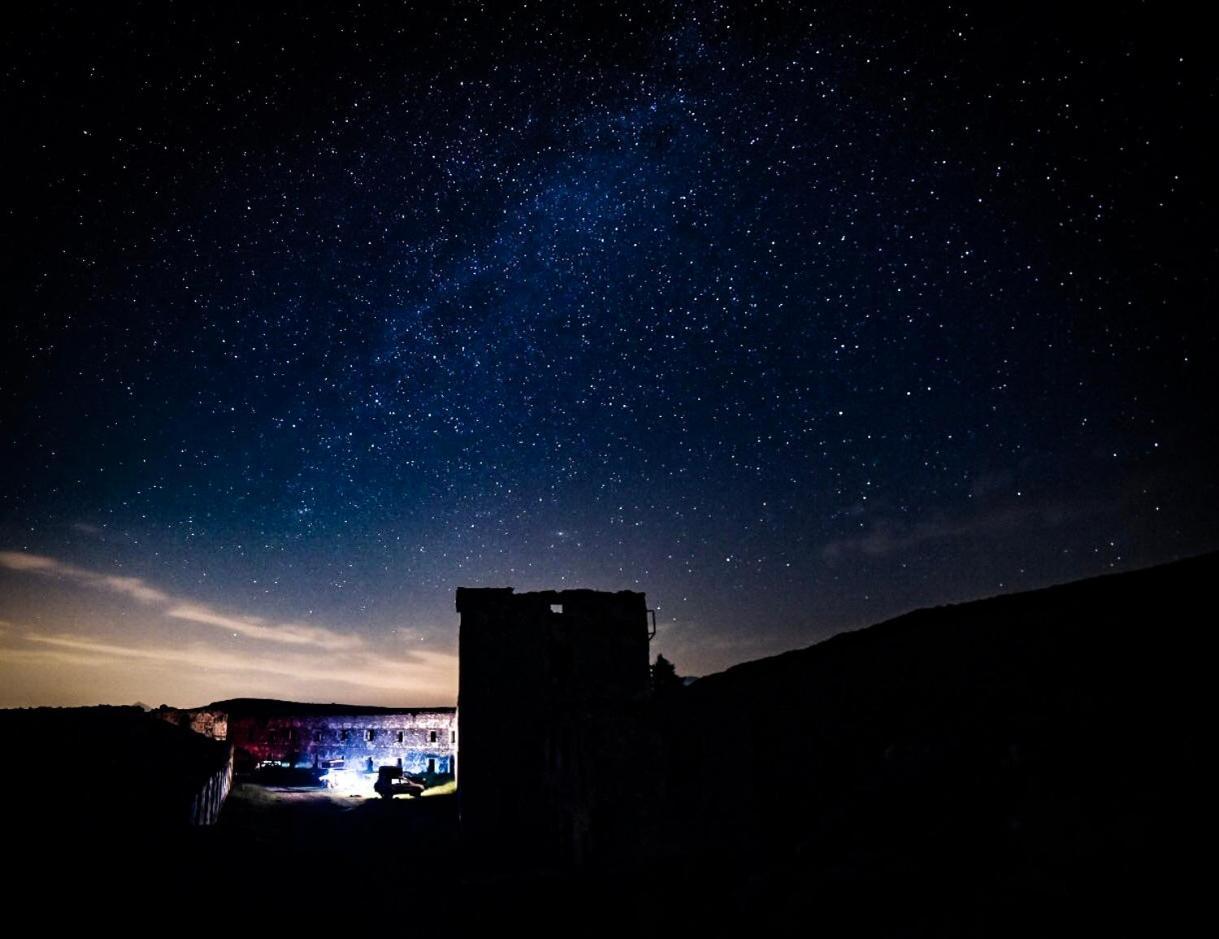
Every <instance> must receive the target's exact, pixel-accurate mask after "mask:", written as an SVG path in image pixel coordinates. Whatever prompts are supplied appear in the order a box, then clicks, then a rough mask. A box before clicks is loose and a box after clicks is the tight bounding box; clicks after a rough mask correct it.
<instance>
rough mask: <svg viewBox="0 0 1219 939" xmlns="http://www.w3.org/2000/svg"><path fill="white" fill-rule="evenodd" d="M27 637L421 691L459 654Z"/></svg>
mask: <svg viewBox="0 0 1219 939" xmlns="http://www.w3.org/2000/svg"><path fill="white" fill-rule="evenodd" d="M25 639H26V640H27V641H29V642H33V643H37V644H39V645H42V646H50V647H51V650H48V651H51V652H54V653H57V654H59V655H62V656H64V657H70V658H71V659H72V661H73V662H74V663H75V664H82V665H113V664H114V662H115V661H116V660H117V659H126V660H140V661H143V662H147V663H149V664H155V665H169V666H182V665H189V666H190V667H191V668H192V669H203V670H206V671H208V672H212V673H217V672H218V673H228V674H249V673H251V672H253V673H258V674H269V675H279V676H284V677H287V678H292V679H296V680H298V681H309V682H314V683H327V684H333V683H336V682H337V683H340V684H346V685H352V686H354V687H361V688H378V689H384V690H391V691H403V692H411V693H416V694H417V693H418V692H419V691H420V690H421V689H425V690H433V689H434V690H435V691H436V692H437V693H444V692H446V691H450V690H451V689H450V686H451V685H452V683H453V676H454V674H455V671H456V657H455V656H453V655H451V654H448V653H440V652H417V653H412V654H411V655H410V656H408V657H406V658H386V657H384V656H381V655H373V654H371V653H368V652H359V653H354V654H348V655H341V656H337V657H330V656H327V657H325V658H319V657H318V655H317V654H316V653H304V654H300V655H294V656H283V655H273V656H272V655H249V654H244V653H243V654H240V655H238V654H234V653H232V652H227V651H225V650H222V649H216V648H214V647H212V646H207V645H195V646H191V647H189V648H178V647H155V646H154V647H147V646H128V645H120V644H116V643H112V642H99V641H97V640H94V639H89V638H86V637H81V636H73V635H63V634H58V635H47V634H40V633H28V634H26V636H25ZM37 654H38V653H35V652H22V651H21V650H14V649H0V659H10V660H14V659H18V658H24V659H26V660H29V659H31V658H33V657H35V656H37Z"/></svg>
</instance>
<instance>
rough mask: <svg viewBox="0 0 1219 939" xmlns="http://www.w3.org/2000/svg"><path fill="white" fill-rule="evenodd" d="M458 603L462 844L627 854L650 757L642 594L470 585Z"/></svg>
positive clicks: (569, 857) (574, 858)
mask: <svg viewBox="0 0 1219 939" xmlns="http://www.w3.org/2000/svg"><path fill="white" fill-rule="evenodd" d="M457 610H458V612H459V613H460V614H461V631H460V637H459V643H460V656H461V673H460V678H459V690H458V705H459V707H460V708H461V715H462V727H463V730H462V735H463V738H462V740H463V743H462V756H461V774H462V775H461V786H460V788H459V790H458V800H459V804H460V811H461V825H462V834H463V838H464V839H465V843H466V845H467V846H468V847H470V848H471V849H472V850H473V851H474V852H475V853H477V854H485V855H488V856H489V857H490V856H502V857H511V858H513V859H514V863H529V862H531V861H532V862H537V863H540V864H543V865H550V864H554V863H558V864H566V863H575V864H580V863H582V862H584V861H586V860H592V859H594V858H597V859H602V860H604V859H607V858H610V857H612V856H615V855H621V854H624V853H629V852H630V851H631V850H632V847H631V846H629V845H625V844H624V843H623V841H624V839H629V838H630V837H632V835H633V833H634V832H637V831H638V830H639V828H640V823H639V817H638V816H639V812H640V810H641V801H642V797H641V793H640V791H639V788H640V787H639V780H640V779H641V778H642V776H641V773H640V769H641V767H644V766H646V765H647V764H648V762H649V759H648V757H647V755H646V754H647V747H646V737H645V733H644V731H645V727H646V724H645V718H644V713H643V709H644V708H645V707H646V704H647V699H648V639H649V635H648V612H647V604H646V602H645V598H644V595H643V594H642V593H635V592H631V591H620V592H617V593H608V592H602V591H595V590H561V591H538V592H535V593H521V594H516V593H514V592H513V591H512V589H511V588H502V589H496V588H484V589H467V588H462V589H459V590H458V591H457ZM529 855H532V856H529Z"/></svg>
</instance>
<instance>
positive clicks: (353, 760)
mask: <svg viewBox="0 0 1219 939" xmlns="http://www.w3.org/2000/svg"><path fill="white" fill-rule="evenodd" d="M228 734H229V740H230V742H231V743H232V744H233V745H234V747H236V749H237V752H238V757H239V759H240V760H241V761H242V763H243V764H246V765H245V766H243V768H248V766H250V765H253V766H256V765H258V764H259V763H265V762H275V763H279V764H282V765H286V766H293V767H301V768H323V767H324V766H325V764H326V763H327V762H328V761H334V760H343V761H344V763H345V765H346V768H347V769H349V770H360V771H364V772H375V771H376V769H377V768H379V767H381V766H400V767H401V768H402V769H403V770H405V771H406V772H408V773H434V774H437V775H455V773H456V770H457V759H456V757H457V711H456V709H454V708H426V709H425V708H417V709H416V708H413V709H410V710H403V711H394V712H389V713H371V714H342V715H325V714H314V715H290V714H289V715H283V714H277V715H242V716H235V715H230V717H229V719H228Z"/></svg>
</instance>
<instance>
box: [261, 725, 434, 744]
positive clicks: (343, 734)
mask: <svg viewBox="0 0 1219 939" xmlns="http://www.w3.org/2000/svg"><path fill="white" fill-rule="evenodd" d="M280 734H283V739H285V740H295V739H296V731H295V730H284V731H277V730H272V731H268V733H267V739H268V740H272V741H273V740H275V739H276V738H277V737H279V736H280ZM376 739H377V731H376V730H373V729H372V728H369V729H368V730H365V731H364V740H365V741H366V742H368V743H371V742H372V741H374V740H376ZM339 740H340V741H341V742H343V743H347V742H348V741H349V740H351V731H350V730H340V731H339ZM395 741H396V742H397V743H405V742H406V731H404V730H399V731H395ZM439 741H440V732H439V731H436V730H429V731H428V743H438V742H439ZM313 742H314V743H321V742H322V732H321V731H320V730H315V731H314V732H313ZM456 742H457V731H455V730H451V731H449V743H456Z"/></svg>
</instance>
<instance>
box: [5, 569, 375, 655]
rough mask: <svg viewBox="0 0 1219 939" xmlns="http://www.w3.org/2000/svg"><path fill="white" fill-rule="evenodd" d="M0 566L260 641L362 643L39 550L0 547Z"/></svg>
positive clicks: (342, 646) (334, 647)
mask: <svg viewBox="0 0 1219 939" xmlns="http://www.w3.org/2000/svg"><path fill="white" fill-rule="evenodd" d="M0 567H6V568H8V569H9V570H12V571H19V572H22V573H28V574H35V575H38V576H40V577H54V578H58V579H61V580H67V581H70V582H72V583H76V584H80V585H81V586H84V587H88V588H90V589H93V590H104V591H106V592H108V593H116V594H119V595H121V596H126V597H130V598H131V599H133V600H138V601H139V602H140V603H145V604H148V605H151V606H163V607H165V609H164V611H163V612H164V614H165V615H166V616H169V617H172V618H173V619H180V620H187V621H189V622H192V623H200V624H202V625H205V626H212V627H214V628H216V629H223V630H224V631H225V632H227V633H229V634H232V633H240V634H241V635H243V636H247V637H249V638H251V639H258V640H261V641H264V642H277V643H282V644H284V645H291V646H315V647H317V648H319V649H326V650H328V651H340V650H351V649H359V648H361V647H362V646H363V645H364V642H363V640H361V639H360V638H359V637H358V636H351V635H344V634H343V633H339V632H335V631H334V630H331V629H327V628H325V627H324V626H308V625H305V624H302V623H272V622H268V621H266V620H264V619H262V618H260V617H256V616H240V615H231V614H227V613H221V612H219V611H218V610H214V609H212V608H211V607H209V606H207V605H206V604H202V603H195V602H193V601H191V600H187V599H185V598H182V597H174V596H171V595H170V594H167V593H165V592H164V591H162V590H158V589H157V588H156V587H153V586H151V585H149V584H148V583H147V582H146V581H144V580H141V579H140V578H139V577H119V576H116V575H113V574H100V573H98V572H96V571H91V570H88V569H86V568H83V567H76V566H75V565H73V564H66V563H64V562H63V561H59V560H57V559H55V558H51V557H46V556H43V555H39V554H27V553H25V552H23V551H0Z"/></svg>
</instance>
